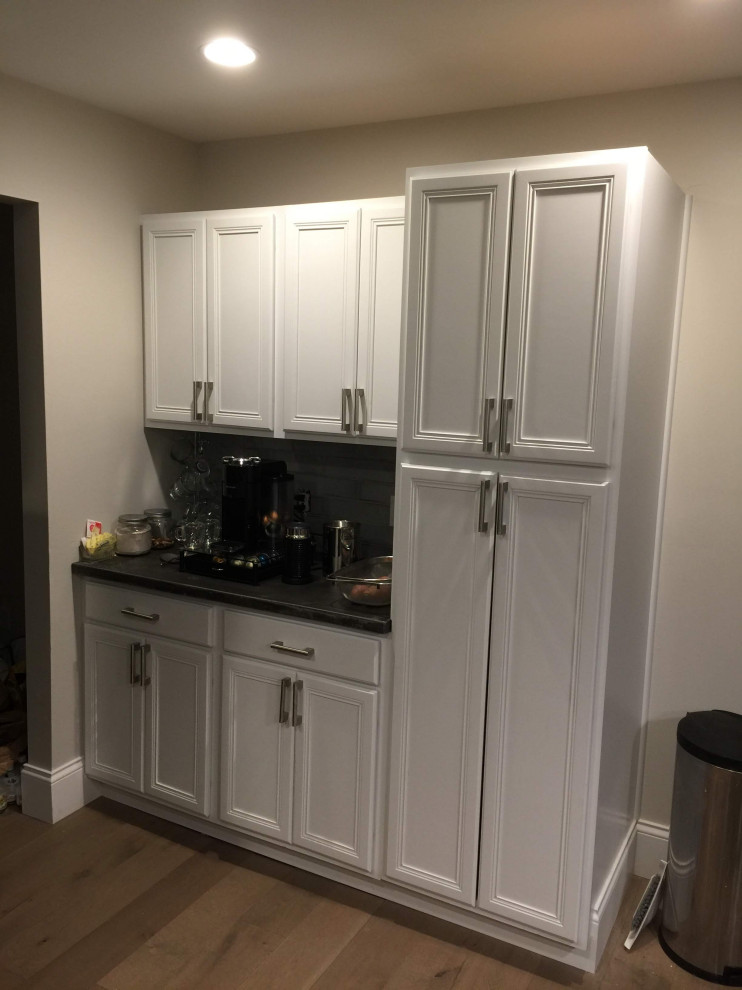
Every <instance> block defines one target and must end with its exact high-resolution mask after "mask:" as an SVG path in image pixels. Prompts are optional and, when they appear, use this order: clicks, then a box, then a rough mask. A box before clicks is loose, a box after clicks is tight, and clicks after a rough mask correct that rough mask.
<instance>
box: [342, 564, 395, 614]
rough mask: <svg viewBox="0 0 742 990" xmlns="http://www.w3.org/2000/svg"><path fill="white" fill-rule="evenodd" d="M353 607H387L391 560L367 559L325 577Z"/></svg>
mask: <svg viewBox="0 0 742 990" xmlns="http://www.w3.org/2000/svg"><path fill="white" fill-rule="evenodd" d="M327 580H328V581H334V582H335V583H336V584H338V585H339V586H340V591H341V592H342V594H343V598H347V600H348V601H349V602H353V604H354V605H388V604H389V602H390V601H391V600H392V558H391V557H367V558H366V559H365V560H356V561H355V563H353V564H348V566H347V567H341V568H340V570H339V571H335V573H334V574H328V575H327Z"/></svg>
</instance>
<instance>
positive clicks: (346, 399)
mask: <svg viewBox="0 0 742 990" xmlns="http://www.w3.org/2000/svg"><path fill="white" fill-rule="evenodd" d="M340 403H341V407H342V408H341V413H340V420H341V423H340V429H341V430H342V431H343V433H350V419H351V416H352V415H353V411H352V406H353V395H352V390H351V389H349V388H343V389H341V390H340ZM346 410H347V413H348V415H347V417H346V415H345V413H346Z"/></svg>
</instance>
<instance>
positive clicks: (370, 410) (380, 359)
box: [354, 200, 404, 438]
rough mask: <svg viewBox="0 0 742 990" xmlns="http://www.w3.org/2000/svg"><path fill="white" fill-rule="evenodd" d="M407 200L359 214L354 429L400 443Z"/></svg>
mask: <svg viewBox="0 0 742 990" xmlns="http://www.w3.org/2000/svg"><path fill="white" fill-rule="evenodd" d="M403 249H404V200H399V205H398V206H394V205H391V206H387V207H367V206H364V207H363V208H362V209H361V258H360V261H361V273H360V282H359V288H358V367H357V371H356V391H355V405H354V411H355V417H356V418H355V421H354V429H355V431H356V432H357V433H358V434H361V435H363V436H367V437H392V438H394V437H396V435H397V416H398V412H397V407H398V404H399V347H400V331H401V322H402V285H403V266H404V250H403Z"/></svg>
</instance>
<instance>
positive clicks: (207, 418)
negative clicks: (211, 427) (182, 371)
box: [203, 382, 214, 423]
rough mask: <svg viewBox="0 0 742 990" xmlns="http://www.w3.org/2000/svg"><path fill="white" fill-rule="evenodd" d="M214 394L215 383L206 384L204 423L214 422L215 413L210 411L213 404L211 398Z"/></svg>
mask: <svg viewBox="0 0 742 990" xmlns="http://www.w3.org/2000/svg"><path fill="white" fill-rule="evenodd" d="M213 394H214V383H213V382H204V415H203V421H204V423H213V422H214V413H213V412H211V411H210V410H209V406H210V404H211V396H212V395H213Z"/></svg>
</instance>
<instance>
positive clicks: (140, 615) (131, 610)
mask: <svg viewBox="0 0 742 990" xmlns="http://www.w3.org/2000/svg"><path fill="white" fill-rule="evenodd" d="M121 614H122V615H133V616H134V617H135V618H137V619H148V620H149V621H150V622H157V621H158V620H159V618H160V616H159V615H158V614H157V612H152V613H151V614H149V613H147V612H137V610H136V609H135V608H122V609H121Z"/></svg>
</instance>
